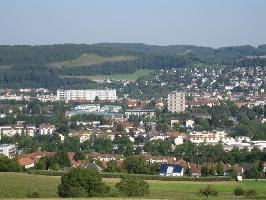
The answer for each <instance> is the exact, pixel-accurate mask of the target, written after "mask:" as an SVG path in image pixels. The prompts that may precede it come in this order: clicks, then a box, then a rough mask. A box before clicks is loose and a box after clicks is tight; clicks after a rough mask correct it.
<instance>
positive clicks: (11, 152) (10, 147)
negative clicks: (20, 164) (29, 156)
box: [0, 144, 17, 158]
mask: <svg viewBox="0 0 266 200" xmlns="http://www.w3.org/2000/svg"><path fill="white" fill-rule="evenodd" d="M0 155H4V156H7V157H8V158H13V157H15V156H16V155H17V148H16V145H14V144H0Z"/></svg>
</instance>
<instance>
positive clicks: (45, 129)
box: [39, 124, 55, 135]
mask: <svg viewBox="0 0 266 200" xmlns="http://www.w3.org/2000/svg"><path fill="white" fill-rule="evenodd" d="M54 132H55V126H54V125H52V124H40V126H39V134H40V135H51V134H53V133H54Z"/></svg>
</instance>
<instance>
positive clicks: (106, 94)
mask: <svg viewBox="0 0 266 200" xmlns="http://www.w3.org/2000/svg"><path fill="white" fill-rule="evenodd" d="M96 97H98V98H99V100H110V101H113V100H116V99H117V96H116V90H115V89H106V90H94V89H88V90H57V99H58V100H62V101H71V100H72V101H94V100H95V98H96Z"/></svg>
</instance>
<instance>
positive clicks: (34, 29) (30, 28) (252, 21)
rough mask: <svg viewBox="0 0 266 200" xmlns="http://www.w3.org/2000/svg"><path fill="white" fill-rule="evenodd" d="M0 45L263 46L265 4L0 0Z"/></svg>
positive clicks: (244, 0)
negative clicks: (136, 44)
mask: <svg viewBox="0 0 266 200" xmlns="http://www.w3.org/2000/svg"><path fill="white" fill-rule="evenodd" d="M0 27H1V29H0V45H17V44H28V45H42V44H62V43H86V44H92V43H101V42H121V43H122V42H123V43H124V42H126V43H135V42H136V43H146V44H155V45H174V44H185V45H201V46H211V47H221V46H236V45H253V46H257V45H260V44H266V0H0Z"/></svg>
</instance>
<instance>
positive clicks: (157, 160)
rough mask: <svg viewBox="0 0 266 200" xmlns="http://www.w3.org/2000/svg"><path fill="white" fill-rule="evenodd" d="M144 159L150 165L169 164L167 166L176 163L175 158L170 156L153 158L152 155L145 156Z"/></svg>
mask: <svg viewBox="0 0 266 200" xmlns="http://www.w3.org/2000/svg"><path fill="white" fill-rule="evenodd" d="M144 159H145V160H146V162H149V163H167V164H173V163H175V161H176V158H175V157H170V156H151V155H147V154H145V155H144Z"/></svg>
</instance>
